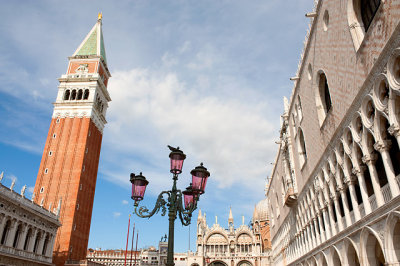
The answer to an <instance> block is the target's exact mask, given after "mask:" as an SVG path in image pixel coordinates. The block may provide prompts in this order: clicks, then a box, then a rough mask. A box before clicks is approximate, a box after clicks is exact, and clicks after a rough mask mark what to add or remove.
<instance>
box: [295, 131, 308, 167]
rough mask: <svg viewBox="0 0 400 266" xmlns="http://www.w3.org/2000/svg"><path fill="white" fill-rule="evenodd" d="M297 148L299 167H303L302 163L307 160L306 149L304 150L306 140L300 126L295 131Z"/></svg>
mask: <svg viewBox="0 0 400 266" xmlns="http://www.w3.org/2000/svg"><path fill="white" fill-rule="evenodd" d="M297 150H298V153H299V162H300V167H303V165H304V164H305V162H306V161H307V151H306V142H305V140H304V134H303V130H302V129H301V128H299V129H298V133H297Z"/></svg>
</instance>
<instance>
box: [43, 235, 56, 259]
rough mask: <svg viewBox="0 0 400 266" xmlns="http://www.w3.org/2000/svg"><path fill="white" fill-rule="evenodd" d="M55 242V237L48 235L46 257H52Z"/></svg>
mask: <svg viewBox="0 0 400 266" xmlns="http://www.w3.org/2000/svg"><path fill="white" fill-rule="evenodd" d="M55 241H56V236H55V235H50V237H49V244H48V246H47V250H46V255H45V256H46V257H52V256H53V249H54V242H55Z"/></svg>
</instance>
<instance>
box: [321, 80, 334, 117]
mask: <svg viewBox="0 0 400 266" xmlns="http://www.w3.org/2000/svg"><path fill="white" fill-rule="evenodd" d="M318 87H319V93H320V97H321V100H322V104H323V107H324V109H325V112H326V113H328V112H329V110H331V107H332V101H331V94H330V92H329V86H328V80H327V78H326V75H325V73H321V74H320V75H319V84H318Z"/></svg>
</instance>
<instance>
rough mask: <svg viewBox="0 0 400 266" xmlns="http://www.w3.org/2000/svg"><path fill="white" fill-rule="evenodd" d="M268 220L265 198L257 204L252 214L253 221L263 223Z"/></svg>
mask: <svg viewBox="0 0 400 266" xmlns="http://www.w3.org/2000/svg"><path fill="white" fill-rule="evenodd" d="M267 219H268V199H267V198H265V199H263V200H261V201H260V202H258V203H257V205H256V207H255V209H254V213H253V221H256V220H258V221H264V220H267Z"/></svg>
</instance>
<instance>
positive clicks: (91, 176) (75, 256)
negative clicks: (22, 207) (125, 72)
mask: <svg viewBox="0 0 400 266" xmlns="http://www.w3.org/2000/svg"><path fill="white" fill-rule="evenodd" d="M68 59H69V63H68V69H67V73H66V74H64V75H62V76H61V77H60V78H59V79H58V80H59V82H60V84H59V86H58V94H57V98H56V101H55V102H54V103H53V105H54V111H53V116H52V119H51V123H50V129H49V133H48V136H47V140H46V144H45V147H44V151H43V156H42V161H41V163H40V168H39V172H38V175H37V179H36V184H35V190H34V196H33V199H34V201H35V202H36V203H37V204H39V205H41V206H43V207H44V208H46V209H51V210H53V211H57V210H58V211H59V219H60V222H61V224H62V226H61V227H60V228H59V229H58V232H57V236H56V239H55V245H54V252H53V263H55V264H56V265H57V266H58V265H64V263H65V262H66V261H67V260H82V259H85V258H86V250H87V245H88V241H89V231H90V223H91V217H92V209H93V200H94V194H95V188H96V179H97V170H98V165H99V157H100V148H101V141H102V136H103V129H104V125H105V124H106V123H107V121H106V118H105V117H106V111H107V108H108V102H109V101H111V98H110V95H109V94H108V91H107V83H108V79H109V78H110V77H111V75H110V72H109V70H108V67H107V59H106V53H105V49H104V41H103V32H102V15H101V14H99V16H98V20H97V22H96V24H95V25H94V26H93V28H92V29H91V30H90V32H89V34H88V35H87V36H86V38H85V39H84V40H83V42H82V43H81V44H80V45H79V47H78V49H76V51H75V52H74V54H73V55H72V56H71V57H69V58H68Z"/></svg>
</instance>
